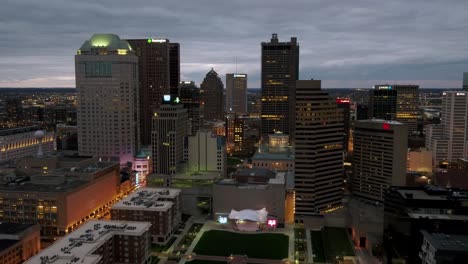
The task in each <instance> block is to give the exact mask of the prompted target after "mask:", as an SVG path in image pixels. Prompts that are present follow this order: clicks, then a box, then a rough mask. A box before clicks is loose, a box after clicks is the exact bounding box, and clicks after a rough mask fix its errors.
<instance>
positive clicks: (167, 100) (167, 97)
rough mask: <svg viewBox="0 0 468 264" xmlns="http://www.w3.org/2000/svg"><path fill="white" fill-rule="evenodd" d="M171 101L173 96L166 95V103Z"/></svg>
mask: <svg viewBox="0 0 468 264" xmlns="http://www.w3.org/2000/svg"><path fill="white" fill-rule="evenodd" d="M170 101H171V96H170V95H169V94H165V95H164V102H170Z"/></svg>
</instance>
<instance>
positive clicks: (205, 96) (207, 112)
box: [200, 68, 224, 121]
mask: <svg viewBox="0 0 468 264" xmlns="http://www.w3.org/2000/svg"><path fill="white" fill-rule="evenodd" d="M200 89H201V90H200V93H201V102H202V115H203V120H207V121H209V120H223V119H224V95H223V93H224V85H223V82H222V81H221V79H220V78H219V76H218V73H217V72H215V71H214V70H213V68H212V69H211V71H209V72H208V73H207V74H206V76H205V79H203V82H202V83H201V85H200Z"/></svg>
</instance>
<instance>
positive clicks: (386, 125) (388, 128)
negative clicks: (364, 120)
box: [382, 123, 390, 130]
mask: <svg viewBox="0 0 468 264" xmlns="http://www.w3.org/2000/svg"><path fill="white" fill-rule="evenodd" d="M382 128H383V129H384V130H390V124H389V123H383V124H382Z"/></svg>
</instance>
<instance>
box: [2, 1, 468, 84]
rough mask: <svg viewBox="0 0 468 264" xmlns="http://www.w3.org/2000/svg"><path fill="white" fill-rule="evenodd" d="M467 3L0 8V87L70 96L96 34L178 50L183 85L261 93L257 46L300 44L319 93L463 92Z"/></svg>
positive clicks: (305, 73)
mask: <svg viewBox="0 0 468 264" xmlns="http://www.w3.org/2000/svg"><path fill="white" fill-rule="evenodd" d="M466 10H468V1H466V0H459V1H458V0H446V1H431V0H412V1H407V0H392V1H385V0H353V1H349V0H343V1H329V0H328V1H316V0H303V1H284V0H281V1H278V0H254V1H252V0H245V1H244V0H243V1H215V0H195V1H189V0H187V1H180V0H171V1H164V0H160V1H139V0H134V1H128V0H127V1H121V0H112V1H110V0H101V1H88V0H80V1H68V0H66V1H64V0H47V1H36V0H16V1H7V2H6V3H2V7H1V9H0V34H1V36H2V37H1V38H0V87H49V86H50V87H73V86H74V63H73V60H74V57H73V55H74V54H75V52H76V50H77V49H78V48H79V47H80V46H81V44H82V43H83V42H84V41H85V40H87V39H89V38H90V37H91V35H92V34H93V33H115V34H117V35H119V36H120V37H122V38H148V37H167V38H169V39H170V40H171V41H172V42H179V43H180V44H181V78H182V79H183V80H194V81H196V82H197V84H199V83H200V81H201V80H202V79H203V77H204V75H205V74H206V72H208V71H209V70H210V68H211V67H214V68H215V70H216V71H217V72H218V73H219V74H221V75H224V74H225V73H226V72H233V71H235V69H236V65H235V61H236V58H237V70H238V71H239V72H245V73H247V74H249V87H252V88H254V87H260V82H259V77H260V43H261V42H262V41H268V40H269V38H270V37H271V33H273V32H275V33H278V34H279V38H280V40H281V41H287V40H289V38H290V37H291V36H296V37H297V38H298V41H299V43H300V54H301V55H300V77H301V78H303V79H309V78H315V79H322V80H323V85H324V86H325V87H370V86H371V85H373V84H375V83H381V82H389V83H390V82H396V83H416V84H420V85H421V86H422V87H460V86H461V78H462V72H463V71H468V45H467V44H468V25H467V23H466V21H467V17H466V12H467V11H466Z"/></svg>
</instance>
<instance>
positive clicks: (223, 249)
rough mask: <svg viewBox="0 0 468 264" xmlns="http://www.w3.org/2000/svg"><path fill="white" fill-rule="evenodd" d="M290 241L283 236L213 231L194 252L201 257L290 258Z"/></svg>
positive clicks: (206, 235) (209, 232)
mask: <svg viewBox="0 0 468 264" xmlns="http://www.w3.org/2000/svg"><path fill="white" fill-rule="evenodd" d="M288 240H289V238H288V237H287V236H286V235H283V234H239V233H232V232H226V231H218V230H211V231H207V232H205V233H204V234H203V236H202V237H201V239H200V241H199V242H198V244H197V245H196V246H195V249H194V250H193V251H194V252H195V253H197V254H199V255H211V256H230V255H231V254H233V255H247V256H248V257H249V258H265V259H283V258H287V257H288Z"/></svg>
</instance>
